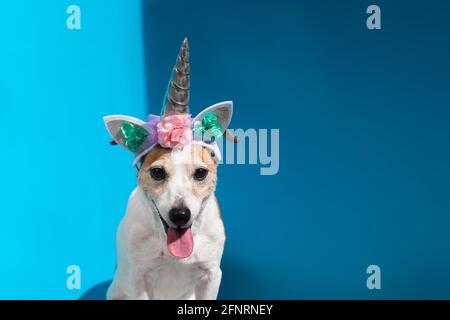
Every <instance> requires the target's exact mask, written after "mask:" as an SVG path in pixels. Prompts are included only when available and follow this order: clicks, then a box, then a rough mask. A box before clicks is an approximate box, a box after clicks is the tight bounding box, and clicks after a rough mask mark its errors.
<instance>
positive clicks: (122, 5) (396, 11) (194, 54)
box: [0, 0, 450, 299]
mask: <svg viewBox="0 0 450 320" xmlns="http://www.w3.org/2000/svg"><path fill="white" fill-rule="evenodd" d="M72 4H76V5H78V6H79V7H80V8H81V30H69V29H68V28H67V26H66V19H67V17H68V16H69V14H67V13H66V9H67V7H68V6H69V5H72ZM371 4H377V5H379V6H380V8H381V11H382V29H381V30H375V31H370V30H368V29H367V28H366V19H367V14H366V8H367V7H368V6H369V5H371ZM0 12H1V13H2V15H1V19H0V58H1V63H0V120H1V122H0V123H1V127H0V128H1V130H2V149H1V150H2V151H1V158H0V177H1V187H0V197H1V201H0V214H1V223H0V249H1V253H2V254H1V255H0V298H2V299H80V298H82V299H101V298H104V293H105V290H106V288H107V286H108V283H109V281H110V280H111V278H112V276H113V272H114V268H115V263H116V262H115V232H116V228H117V226H118V223H119V221H120V219H121V217H122V215H123V214H124V212H125V207H126V204H127V198H128V195H129V193H130V192H131V190H132V189H133V188H134V186H135V184H136V170H135V169H134V168H133V167H131V161H132V157H131V155H129V154H128V153H127V152H125V151H123V150H121V149H119V148H117V147H111V146H110V145H109V136H108V134H107V132H106V130H105V128H104V125H103V122H102V117H103V116H104V115H108V114H127V115H132V116H135V117H139V118H142V119H145V117H146V115H147V113H149V112H152V113H158V112H159V110H160V108H161V102H162V98H163V95H164V91H165V87H166V85H167V81H168V78H169V75H170V71H171V68H172V66H173V64H174V62H175V57H176V54H177V51H178V48H179V45H180V43H181V41H182V39H183V38H184V37H188V38H189V41H190V47H191V74H192V86H191V88H192V96H191V109H192V112H193V113H194V114H196V113H197V112H199V111H200V110H202V109H203V108H204V107H206V106H208V105H211V104H213V103H215V102H219V101H223V100H228V99H232V100H233V101H234V108H235V109H234V117H233V120H232V123H231V127H232V128H243V129H248V128H255V129H260V128H263V129H264V128H265V129H271V128H276V129H280V154H279V157H280V168H279V172H278V174H276V175H272V176H262V175H260V165H248V164H247V165H230V164H224V165H221V167H220V169H219V182H218V183H219V184H218V190H217V194H218V197H219V200H220V204H221V207H222V212H223V217H224V220H225V225H226V229H227V243H226V248H225V253H224V257H223V263H222V268H223V281H222V286H221V291H220V294H219V297H220V298H228V299H230V298H236V299H241V298H253V299H270V298H272V299H282V298H286V299H315V298H325V299H347V298H349V299H393V298H402V299H406V298H412V299H418V298H425V299H430V298H435V299H436V298H437V299H444V298H447V299H448V298H450V273H449V270H450V243H449V241H450V232H449V226H450V216H449V213H450V197H449V194H450V166H449V163H450V147H449V138H450V126H449V120H450V110H449V106H450V88H449V83H450V81H449V76H450V60H449V57H450V42H449V41H448V36H449V34H450V25H449V24H448V22H447V18H448V15H449V12H450V4H449V3H448V2H445V1H439V0H431V1H411V0H410V1H406V0H399V1H385V0H377V1H375V3H372V1H370V2H369V1H365V0H349V1H345V2H342V1H340V2H338V1H332V0H318V1H300V0H299V1H289V0H280V1H272V0H269V1H254V0H241V1H237V0H235V1H202V0H192V1H178V0H176V1H168V0H143V1H137V0H108V1H106V0H96V1H88V0H71V1H66V0H53V1H51V0H41V1H32V0H19V1H9V2H7V1H3V2H1V3H0ZM372 264H375V265H378V266H380V268H381V286H382V288H381V290H368V289H367V287H366V279H367V277H368V275H367V274H366V268H367V267H368V266H369V265H372ZM70 265H78V266H79V267H80V268H81V288H80V289H79V290H69V289H68V288H67V286H66V279H67V277H68V274H67V273H66V268H67V267H68V266H70Z"/></svg>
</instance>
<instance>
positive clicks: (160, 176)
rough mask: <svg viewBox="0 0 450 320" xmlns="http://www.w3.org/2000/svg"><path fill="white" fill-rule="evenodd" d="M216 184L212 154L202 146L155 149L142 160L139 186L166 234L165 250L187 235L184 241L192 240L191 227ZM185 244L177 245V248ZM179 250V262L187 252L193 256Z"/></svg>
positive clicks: (214, 162) (215, 166)
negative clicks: (155, 211) (186, 233)
mask: <svg viewBox="0 0 450 320" xmlns="http://www.w3.org/2000/svg"><path fill="white" fill-rule="evenodd" d="M216 181H217V162H216V160H215V159H214V153H212V152H211V150H208V149H207V148H205V147H203V146H200V145H195V144H191V145H187V146H185V147H184V148H182V149H178V148H175V149H165V148H161V147H159V146H156V147H155V148H153V149H152V150H151V151H150V152H149V153H148V154H147V155H146V156H145V159H144V161H143V163H142V166H141V168H140V169H139V186H140V187H141V189H142V190H144V192H145V193H146V195H147V198H148V199H149V201H151V202H153V203H152V204H150V205H151V206H154V207H156V210H157V211H158V213H159V214H160V216H161V220H162V224H161V227H164V228H165V231H166V233H167V236H168V247H169V241H171V240H173V242H176V241H177V240H179V239H184V238H183V235H184V233H185V232H186V231H188V235H186V236H185V237H188V236H189V235H190V236H191V237H192V235H191V234H190V227H191V225H192V224H193V223H195V221H196V219H197V218H198V216H199V214H200V213H201V211H202V208H203V206H204V205H205V203H206V201H207V200H208V198H209V196H210V195H211V194H212V193H213V192H214V190H215V187H216ZM170 238H171V239H170ZM188 240H189V239H188ZM188 242H189V241H187V242H186V241H185V242H182V243H178V246H179V247H182V246H183V245H186V243H188ZM178 249H179V250H178V251H183V253H181V254H180V255H181V256H180V258H182V257H183V255H188V252H187V251H189V250H190V251H191V252H192V248H187V249H186V248H184V249H183V248H181V249H180V248H178ZM169 251H171V250H170V248H169ZM174 251H177V250H176V249H174ZM191 252H189V255H190V253H191ZM171 253H172V254H173V255H175V256H177V254H174V252H172V251H171ZM178 253H179V252H178Z"/></svg>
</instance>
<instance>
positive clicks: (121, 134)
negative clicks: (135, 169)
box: [103, 115, 149, 153]
mask: <svg viewBox="0 0 450 320" xmlns="http://www.w3.org/2000/svg"><path fill="white" fill-rule="evenodd" d="M103 121H104V122H105V126H106V129H107V130H108V132H109V134H110V135H111V137H112V139H113V140H112V141H111V142H110V144H111V145H115V144H118V145H120V146H121V147H122V148H124V149H126V150H128V151H131V152H133V153H137V152H139V150H141V149H142V147H143V145H144V144H146V138H147V136H148V135H149V132H148V131H147V129H146V127H145V123H144V121H142V120H139V119H136V118H133V117H128V116H121V115H117V116H107V117H104V118H103Z"/></svg>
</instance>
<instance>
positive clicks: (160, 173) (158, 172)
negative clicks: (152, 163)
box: [150, 167, 167, 181]
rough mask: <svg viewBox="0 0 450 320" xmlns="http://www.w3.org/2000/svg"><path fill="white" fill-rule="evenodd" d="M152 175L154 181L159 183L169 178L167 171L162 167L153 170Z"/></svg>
mask: <svg viewBox="0 0 450 320" xmlns="http://www.w3.org/2000/svg"><path fill="white" fill-rule="evenodd" d="M150 175H151V176H152V178H153V179H155V180H157V181H161V180H164V179H165V178H166V176H167V174H166V170H164V168H161V167H155V168H151V169H150Z"/></svg>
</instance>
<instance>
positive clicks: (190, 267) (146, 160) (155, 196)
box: [104, 39, 232, 299]
mask: <svg viewBox="0 0 450 320" xmlns="http://www.w3.org/2000/svg"><path fill="white" fill-rule="evenodd" d="M189 78H190V77H189V48H188V43H187V40H186V39H185V40H184V42H183V44H182V46H181V49H180V52H179V54H178V57H177V63H176V65H175V67H174V69H173V72H172V76H171V78H170V83H169V85H168V89H167V92H166V95H165V99H164V101H165V103H164V106H163V111H162V116H161V117H158V116H155V115H150V116H149V120H148V121H147V122H144V121H141V120H139V119H136V118H132V117H128V116H121V115H119V116H108V117H105V118H104V121H105V124H106V126H107V129H108V131H109V133H110V134H111V136H112V137H113V141H114V143H113V144H119V145H120V146H122V147H123V148H125V149H127V150H128V151H131V152H133V153H134V154H135V159H134V162H133V164H134V165H136V164H137V163H140V164H141V166H140V168H139V173H138V186H137V187H136V188H135V189H134V191H133V192H132V193H131V196H130V198H129V200H128V207H127V211H126V215H125V216H124V218H123V219H122V221H121V223H120V225H119V228H118V231H117V243H116V245H117V269H116V272H115V276H114V280H113V282H112V284H111V286H110V288H109V290H108V293H107V297H108V299H216V298H217V293H218V290H219V285H220V281H221V276H222V273H221V269H220V261H221V258H222V252H223V248H224V242H225V230H224V225H223V222H222V218H221V214H220V209H219V206H218V203H217V200H216V197H215V195H214V191H215V186H216V181H217V165H218V162H219V160H220V150H219V148H218V147H217V144H216V140H217V139H218V138H219V137H220V136H222V134H223V133H224V132H225V130H226V128H227V126H228V124H229V122H230V120H231V116H232V103H231V101H227V102H222V103H218V104H215V105H213V106H211V107H209V108H206V109H205V110H203V111H202V112H201V113H200V114H199V115H198V116H196V117H195V118H194V119H191V116H190V114H189V108H188V101H189V82H190V80H189Z"/></svg>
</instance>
